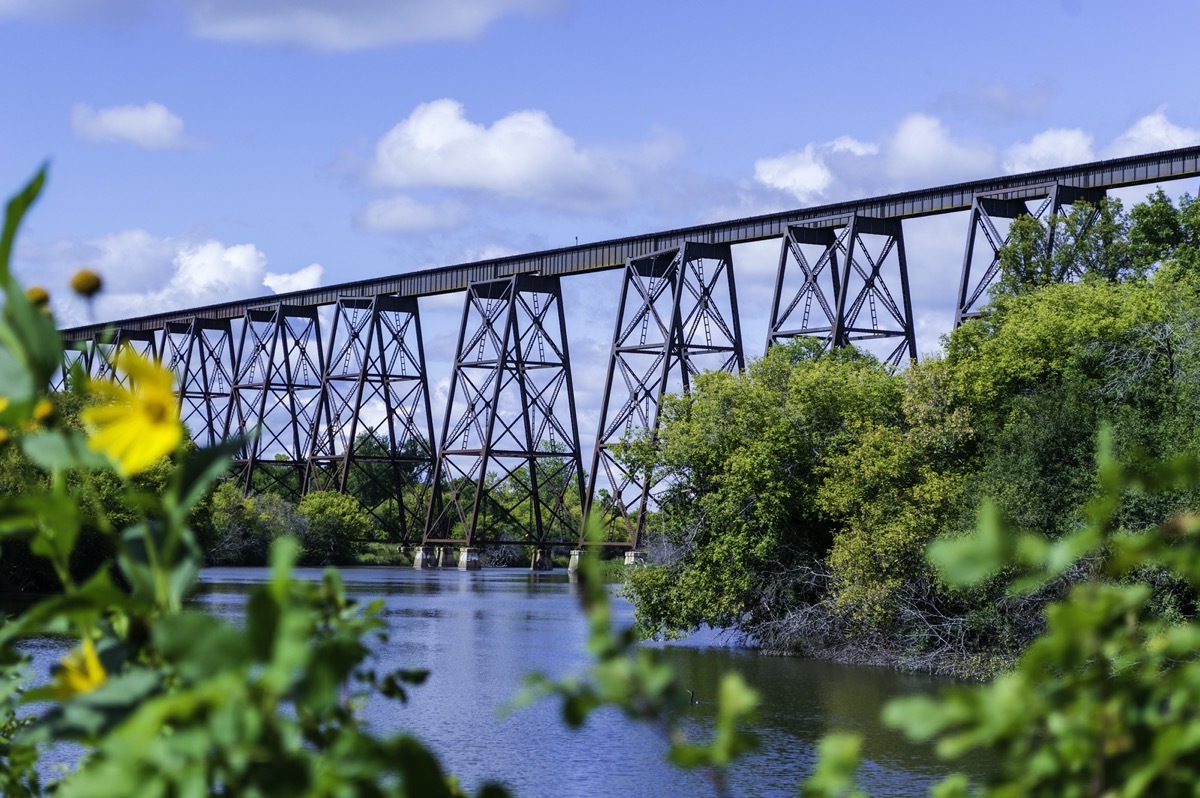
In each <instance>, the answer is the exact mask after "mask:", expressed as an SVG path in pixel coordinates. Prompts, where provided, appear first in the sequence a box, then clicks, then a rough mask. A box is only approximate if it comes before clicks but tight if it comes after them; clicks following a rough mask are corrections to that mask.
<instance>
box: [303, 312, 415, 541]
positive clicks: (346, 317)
mask: <svg viewBox="0 0 1200 798" xmlns="http://www.w3.org/2000/svg"><path fill="white" fill-rule="evenodd" d="M325 352H326V353H328V359H327V360H326V362H325V366H324V369H323V374H322V378H321V388H320V395H319V398H318V400H317V408H316V414H315V427H314V429H313V432H312V436H311V444H312V448H311V452H310V453H309V455H308V463H307V472H306V475H305V484H304V490H305V492H306V493H307V492H310V491H314V490H336V491H340V492H344V493H350V494H351V495H352V496H354V497H355V498H356V499H358V500H359V502H360V503H361V504H362V505H363V508H364V509H365V510H366V511H367V512H368V513H370V514H371V515H373V516H374V517H375V519H376V520H377V521H378V522H379V523H380V525H381V526H382V528H384V529H385V530H387V532H388V535H389V537H390V538H391V539H392V540H394V541H397V542H399V543H401V544H404V545H407V544H410V543H412V542H414V541H416V540H419V539H420V538H421V534H422V532H423V530H424V526H425V513H426V509H427V507H428V504H429V500H430V489H429V488H430V485H431V482H430V471H431V470H432V467H433V459H434V454H433V446H434V444H433V440H434V438H433V417H432V413H431V411H430V408H429V387H428V382H427V380H426V372H425V344H424V341H423V339H422V336H421V318H420V312H419V308H418V306H417V300H416V298H415V297H404V298H401V297H397V296H390V295H383V296H377V297H341V298H340V299H338V301H337V304H336V307H335V309H334V316H333V325H332V327H331V329H330V333H329V345H328V346H327V347H326V349H325Z"/></svg>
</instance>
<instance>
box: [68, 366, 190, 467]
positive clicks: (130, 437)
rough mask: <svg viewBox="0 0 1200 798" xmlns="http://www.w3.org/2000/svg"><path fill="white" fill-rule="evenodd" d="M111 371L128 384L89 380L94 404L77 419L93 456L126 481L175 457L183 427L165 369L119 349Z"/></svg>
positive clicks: (169, 374) (171, 384)
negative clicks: (109, 463) (85, 429)
mask: <svg viewBox="0 0 1200 798" xmlns="http://www.w3.org/2000/svg"><path fill="white" fill-rule="evenodd" d="M113 369H114V371H115V372H117V373H121V374H124V375H125V376H126V378H127V379H126V383H127V384H126V385H120V384H118V383H117V382H116V381H115V380H112V379H103V380H90V381H89V382H88V392H89V393H90V394H91V395H92V398H93V400H94V403H93V404H92V405H91V406H90V407H88V408H86V409H85V410H84V411H83V413H82V418H83V423H84V424H86V425H87V426H88V430H89V436H88V446H89V447H90V448H91V449H92V451H95V452H100V453H102V454H104V455H106V456H107V457H108V458H109V459H110V460H112V461H113V463H115V464H116V466H117V470H118V471H119V472H120V473H121V474H123V475H125V476H129V475H130V474H136V473H137V472H139V471H142V470H144V469H146V468H148V467H149V466H150V465H151V464H153V463H154V462H155V461H156V460H158V458H160V457H162V456H163V455H165V454H170V453H171V452H173V451H175V448H176V447H177V446H179V443H180V441H182V440H183V426H182V425H181V424H180V423H179V403H178V400H177V399H176V398H175V392H174V391H173V390H172V387H173V386H174V383H175V376H174V375H173V374H172V373H171V370H170V369H167V368H164V367H163V366H162V365H161V364H159V363H155V362H153V361H151V360H148V359H146V358H144V357H142V356H141V355H139V354H138V353H137V352H135V351H133V350H132V349H130V348H129V347H124V346H123V347H120V349H119V351H118V352H117V355H116V357H115V358H113Z"/></svg>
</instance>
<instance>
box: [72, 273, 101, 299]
mask: <svg viewBox="0 0 1200 798" xmlns="http://www.w3.org/2000/svg"><path fill="white" fill-rule="evenodd" d="M103 287H104V282H103V281H102V280H101V279H100V275H98V274H96V272H94V271H92V270H91V269H80V270H79V271H77V272H75V275H74V276H73V277H72V278H71V290H72V291H74V292H75V293H77V294H79V295H80V296H81V297H85V298H87V299H91V298H92V297H94V296H95V295H96V294H98V293H100V289H101V288H103Z"/></svg>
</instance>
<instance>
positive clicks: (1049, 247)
mask: <svg viewBox="0 0 1200 798" xmlns="http://www.w3.org/2000/svg"><path fill="white" fill-rule="evenodd" d="M1037 188H1040V189H1041V190H1042V191H1041V192H1040V193H1039V194H1038V195H1035V196H1034V197H1033V199H1034V200H1040V202H1039V204H1038V207H1037V208H1036V209H1035V210H1034V211H1033V212H1030V210H1029V205H1028V202H1029V200H1026V199H1009V198H1008V196H1009V193H1010V192H1007V191H995V192H988V193H986V194H977V195H976V196H975V198H974V200H973V201H972V202H971V215H970V222H969V227H968V229H967V248H966V252H965V254H964V255H963V268H962V277H961V279H960V280H959V287H958V301H957V302H956V303H955V310H954V326H955V328H957V327H958V326H959V325H961V324H962V323H963V322H964V321H966V320H967V319H973V318H976V317H978V316H980V315H981V313H980V311H978V310H976V305H977V304H978V303H979V301H980V300H981V299H982V298H983V295H984V294H985V293H986V292H987V290H988V289H989V288H990V287H991V285H992V283H993V282H994V281H995V279H996V276H997V275H998V274H999V273H1000V250H1001V249H1003V248H1004V246H1005V245H1006V244H1007V243H1008V227H1007V226H1006V227H1005V228H1004V231H1003V232H1001V230H1000V228H998V227H997V225H996V220H997V219H1006V220H1008V222H1009V224H1010V225H1011V223H1012V221H1013V220H1014V219H1017V218H1018V217H1020V216H1032V217H1033V218H1035V219H1037V220H1039V221H1042V222H1045V223H1046V224H1047V226H1048V232H1049V234H1048V236H1047V238H1046V255H1047V257H1049V256H1050V255H1052V254H1053V253H1054V246H1055V240H1054V238H1055V232H1056V227H1057V224H1056V222H1057V220H1058V217H1059V216H1060V214H1061V213H1062V212H1063V209H1064V208H1067V207H1069V206H1071V205H1074V204H1075V203H1076V202H1079V201H1085V202H1089V203H1091V204H1093V205H1097V206H1098V205H1099V203H1100V201H1101V200H1102V199H1104V197H1105V191H1104V189H1102V188H1079V187H1076V186H1067V185H1062V184H1059V183H1046V184H1045V185H1041V186H1038V187H1037ZM1097 213H1098V209H1097ZM1095 219H1096V214H1093V217H1092V220H1091V222H1089V226H1090V224H1091V223H1094V222H1095ZM981 231H982V233H983V237H984V241H985V242H986V244H987V249H986V250H983V251H982V252H981V253H980V255H981V258H986V259H987V266H985V267H984V269H983V271H982V274H980V275H979V277H978V279H977V280H975V281H974V282H972V275H971V269H972V266H973V265H974V261H975V252H976V249H977V245H978V244H979V239H978V233H979V232H981Z"/></svg>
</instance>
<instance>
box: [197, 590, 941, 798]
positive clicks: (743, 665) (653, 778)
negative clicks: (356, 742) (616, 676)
mask: <svg viewBox="0 0 1200 798" xmlns="http://www.w3.org/2000/svg"><path fill="white" fill-rule="evenodd" d="M343 574H344V577H345V580H346V585H347V589H348V590H349V592H351V593H352V594H354V595H356V596H358V597H360V598H363V599H369V598H382V599H383V600H384V602H385V604H384V611H383V615H384V618H385V620H386V621H387V624H388V627H389V638H390V641H389V642H388V643H387V644H386V645H382V646H378V647H377V648H376V651H375V657H376V659H377V662H376V665H375V667H376V668H377V669H379V670H382V669H385V668H395V667H417V668H428V669H430V670H431V671H432V675H431V676H430V678H429V680H428V681H427V682H426V683H425V684H424V685H422V686H421V687H418V688H415V689H414V690H412V691H411V693H410V699H409V702H408V704H406V705H400V704H396V703H394V702H384V701H380V702H378V703H377V704H373V705H371V706H370V707H368V710H367V718H368V720H369V721H370V722H371V723H372V725H373V726H374V727H375V728H376V729H378V730H379V731H381V732H392V731H397V730H401V729H403V730H407V731H411V732H413V733H415V734H416V735H417V736H419V737H420V738H421V739H423V740H425V741H426V742H427V743H428V744H429V745H431V746H432V747H433V748H434V750H436V751H437V752H439V754H440V756H441V757H442V763H443V766H444V767H445V768H446V769H447V770H448V771H449V772H452V773H455V774H457V775H458V776H459V778H460V779H461V780H462V782H463V784H464V785H465V786H468V787H470V788H474V787H476V786H478V785H479V784H480V783H481V782H483V781H484V780H487V779H494V780H497V781H500V782H502V783H503V784H505V785H506V786H508V787H509V788H510V789H512V790H514V791H515V792H516V793H517V794H518V795H521V796H528V797H533V796H603V795H614V796H630V798H635V797H636V796H653V797H654V798H666V797H667V796H691V795H704V794H711V790H710V789H709V786H708V785H707V784H706V782H705V781H704V777H703V775H702V774H699V773H687V772H683V771H680V770H678V769H677V768H674V767H672V766H670V765H669V764H666V763H665V761H664V756H663V755H664V752H665V750H666V744H665V742H664V741H663V739H662V738H661V737H660V736H659V735H658V733H656V732H655V731H654V730H652V729H649V728H647V727H645V726H644V725H639V724H635V723H632V722H630V721H627V720H626V719H625V718H624V716H623V715H621V714H620V713H617V712H612V711H602V712H600V713H597V714H596V715H594V716H592V718H590V719H589V721H588V723H587V724H586V725H585V727H584V728H583V729H581V730H578V731H571V730H568V729H567V728H566V727H565V726H564V725H563V724H562V723H561V722H560V720H559V714H558V713H559V708H558V704H557V702H555V701H552V700H546V701H543V702H541V703H538V704H535V705H533V706H529V707H525V708H522V709H516V710H514V711H511V712H508V713H507V714H505V713H504V712H503V710H504V708H505V707H506V706H508V705H509V704H510V703H511V700H512V698H513V697H514V696H515V695H516V694H517V692H518V690H519V689H520V686H521V681H522V677H523V676H524V674H526V673H529V672H530V671H540V672H542V673H544V674H546V675H548V676H551V677H560V676H565V675H568V674H572V673H577V672H579V671H581V670H582V669H583V668H584V667H585V665H586V660H585V658H584V655H583V650H584V643H585V639H586V634H587V627H586V622H585V620H584V618H583V616H582V615H581V613H580V610H579V608H578V604H577V601H576V597H575V586H574V585H572V584H571V583H570V581H569V580H568V577H567V574H566V573H565V572H561V571H560V572H554V573H550V574H531V573H530V572H528V571H524V570H517V569H489V570H483V571H474V572H464V571H457V570H453V571H417V570H414V569H409V568H349V569H345V570H344V571H343ZM298 576H300V577H301V578H312V579H317V578H319V577H320V572H319V571H317V570H315V569H314V570H304V569H301V570H300V571H299V572H298ZM266 578H267V571H266V570H265V569H245V568H213V569H207V570H205V571H204V572H203V575H202V581H203V590H202V594H201V596H200V599H199V600H200V602H201V603H202V604H203V606H205V607H206V608H207V609H208V610H209V611H210V612H214V613H217V614H220V615H225V616H228V617H231V618H234V617H237V616H239V615H240V613H241V608H242V605H243V603H244V600H245V595H246V591H247V590H248V589H249V588H250V587H251V586H252V585H254V584H256V583H259V582H262V581H264V580H265V579H266ZM614 603H615V615H616V618H617V622H618V623H629V622H631V619H632V610H631V608H630V606H629V605H628V603H627V602H625V601H624V600H623V599H620V598H615V599H614ZM664 650H665V651H666V653H667V656H668V657H669V658H670V659H671V660H672V661H673V662H674V663H675V665H676V667H677V668H678V669H679V671H680V673H681V674H682V676H683V679H684V682H685V684H686V685H687V687H688V689H691V690H693V691H694V692H695V695H696V698H697V701H698V702H699V703H697V705H696V706H694V707H693V708H692V712H691V715H690V716H689V717H688V718H687V720H686V725H687V729H688V731H689V733H690V736H692V737H693V738H695V739H699V738H702V737H705V736H706V735H707V733H708V732H709V730H710V729H711V728H712V724H713V717H714V714H715V707H714V706H713V705H712V704H711V703H710V702H711V701H712V700H713V697H714V693H715V690H716V685H717V682H718V680H719V679H720V676H721V674H722V673H724V672H726V671H728V670H730V669H737V670H740V671H741V672H742V674H743V675H744V676H745V677H746V679H747V681H748V682H749V683H750V684H752V685H754V686H755V687H757V688H758V689H759V690H760V691H761V693H762V695H763V704H762V708H761V710H760V712H759V717H758V720H757V722H756V730H757V732H758V734H759V736H760V747H759V749H758V750H757V751H756V752H754V753H752V754H750V755H749V756H747V757H745V758H744V759H743V760H741V761H740V762H739V763H738V765H737V766H736V768H735V769H734V770H733V772H732V773H731V774H730V780H731V786H732V788H733V791H734V793H735V794H739V795H761V796H783V795H795V792H796V785H797V784H798V783H799V782H800V781H801V780H802V779H803V778H804V776H805V775H806V774H807V773H808V772H809V769H810V767H811V765H812V762H813V759H814V744H815V741H816V740H817V739H819V738H820V736H821V735H822V734H824V733H825V732H827V731H830V730H834V729H842V730H852V731H856V732H859V733H861V734H863V735H864V737H865V742H864V755H865V764H864V767H863V771H862V786H863V787H864V788H865V789H866V790H867V792H868V793H869V794H870V795H873V796H909V795H925V794H926V793H927V790H928V787H929V786H930V785H931V784H933V783H935V782H936V781H938V780H939V779H940V778H941V777H942V776H944V775H945V774H946V773H947V772H948V768H947V766H946V765H944V764H943V763H941V762H939V761H938V760H937V759H936V758H934V757H933V755H932V754H931V753H930V752H929V750H928V749H927V748H924V747H918V746H914V745H911V744H909V743H907V742H906V741H905V740H904V739H903V738H902V737H901V736H900V735H898V734H896V733H894V732H891V731H888V730H886V729H883V728H881V727H880V725H879V721H878V718H879V711H880V708H881V707H882V706H883V704H884V703H885V702H886V701H887V700H888V699H889V698H891V697H893V696H897V695H902V694H905V693H912V692H922V691H930V690H933V689H936V687H937V686H938V685H939V682H937V681H935V680H932V679H928V678H924V677H917V676H909V675H903V674H896V673H892V672H890V671H885V670H881V669H873V668H856V667H849V666H843V665H832V664H829V663H821V662H812V661H808V660H803V659H798V658H792V657H764V656H760V655H758V654H757V653H755V652H752V651H746V650H744V649H740V648H737V647H735V646H733V645H731V644H728V643H727V642H725V641H723V640H721V639H720V638H719V637H717V636H715V635H711V634H708V635H696V636H694V637H692V638H689V639H688V640H686V641H683V642H682V643H677V644H672V645H670V646H666V647H665V649H664Z"/></svg>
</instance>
